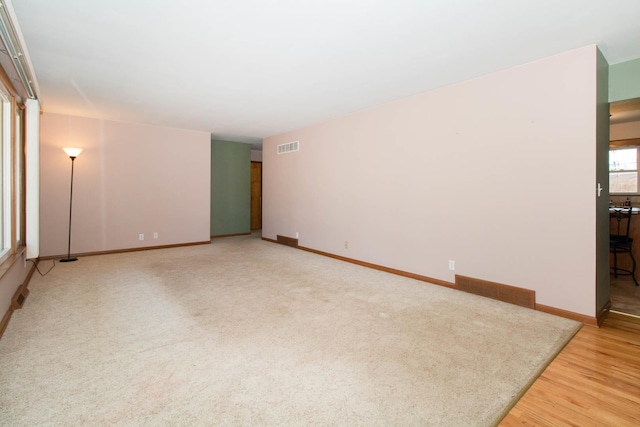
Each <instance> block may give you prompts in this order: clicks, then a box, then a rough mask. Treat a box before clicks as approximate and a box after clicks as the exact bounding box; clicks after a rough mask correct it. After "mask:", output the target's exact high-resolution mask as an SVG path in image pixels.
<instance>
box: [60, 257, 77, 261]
mask: <svg viewBox="0 0 640 427" xmlns="http://www.w3.org/2000/svg"><path fill="white" fill-rule="evenodd" d="M77 260H78V258H62V259H61V260H60V262H73V261H77Z"/></svg>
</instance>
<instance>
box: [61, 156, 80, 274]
mask: <svg viewBox="0 0 640 427" xmlns="http://www.w3.org/2000/svg"><path fill="white" fill-rule="evenodd" d="M65 151H66V150H65ZM69 158H70V159H71V192H70V194H69V243H68V245H67V257H66V258H62V259H61V260H60V262H72V261H77V260H78V258H71V207H72V206H73V161H74V160H75V159H76V156H72V155H70V156H69Z"/></svg>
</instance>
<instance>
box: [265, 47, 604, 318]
mask: <svg viewBox="0 0 640 427" xmlns="http://www.w3.org/2000/svg"><path fill="white" fill-rule="evenodd" d="M596 58H597V48H596V47H595V46H587V47H584V48H581V49H577V50H573V51H570V52H566V53H563V54H560V55H555V56H552V57H549V58H545V59H542V60H539V61H536V62H532V63H529V64H525V65H522V66H519V67H515V68H511V69H508V70H505V71H502V72H498V73H493V74H490V75H486V76H484V77H480V78H477V79H473V80H469V81H466V82H463V83H461V84H457V85H452V86H448V87H444V88H441V89H438V90H434V91H431V92H428V93H424V94H421V95H417V96H414V97H411V98H407V99H403V100H399V101H397V102H393V103H389V104H385V105H381V106H379V107H375V108H371V109H367V110H364V111H360V112H357V113H355V114H352V115H349V116H346V117H342V118H338V119H335V120H331V121H329V122H325V123H321V124H318V125H315V126H310V127H307V128H304V129H300V130H296V131H293V132H289V133H286V134H283V135H278V136H273V137H270V138H266V139H265V140H264V143H263V162H264V163H263V167H264V169H263V178H264V181H263V230H262V233H263V236H264V237H267V238H271V239H275V238H276V236H277V235H285V236H291V237H294V236H295V235H296V233H299V244H300V245H301V246H304V247H308V248H313V249H316V250H319V251H323V252H327V253H330V254H336V255H340V256H344V257H347V258H352V259H356V260H361V261H365V262H369V263H373V264H377V265H380V266H385V267H389V268H394V269H398V270H402V271H406V272H411V273H415V274H419V275H423V276H427V277H432V278H435V279H438V280H444V281H449V282H453V281H454V275H455V274H456V273H457V274H461V275H466V276H471V277H477V278H481V279H485V280H491V281H495V282H499V283H505V284H509V285H513V286H518V287H522V288H527V289H532V290H535V292H536V299H537V302H538V303H539V304H544V305H548V306H551V307H556V308H559V309H564V310H568V311H571V312H575V313H580V314H584V315H588V316H593V315H594V314H595V305H596V304H595V301H596V295H595V291H596V283H595V260H596V247H595V245H596V235H595V226H594V224H595V222H596V216H595V214H596V212H595V208H594V205H595V183H596V174H595V168H594V165H595V163H596V134H595V129H596V100H597V94H596V88H597V81H596V77H597V76H596V75H597V69H596ZM296 140H297V141H299V142H300V150H299V151H298V152H293V153H287V154H282V155H277V154H276V146H277V145H278V144H281V143H286V142H290V141H296ZM449 260H453V261H455V271H451V270H449V268H448V265H449Z"/></svg>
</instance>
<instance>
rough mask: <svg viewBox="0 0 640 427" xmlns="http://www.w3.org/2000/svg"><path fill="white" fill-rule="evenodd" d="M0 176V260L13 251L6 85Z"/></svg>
mask: <svg viewBox="0 0 640 427" xmlns="http://www.w3.org/2000/svg"><path fill="white" fill-rule="evenodd" d="M0 144H1V146H2V147H1V149H0V177H2V184H1V185H2V199H0V222H1V223H2V227H0V242H1V243H2V247H1V248H0V261H4V259H6V257H7V256H8V255H10V253H11V217H12V212H11V194H12V185H11V183H12V179H11V170H12V169H13V168H12V167H11V166H12V165H11V148H12V147H11V102H10V101H9V94H8V93H7V92H6V90H5V88H4V87H0Z"/></svg>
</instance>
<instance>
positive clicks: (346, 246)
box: [344, 240, 349, 249]
mask: <svg viewBox="0 0 640 427" xmlns="http://www.w3.org/2000/svg"><path fill="white" fill-rule="evenodd" d="M344 248H345V249H349V242H348V241H347V240H345V241H344Z"/></svg>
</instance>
